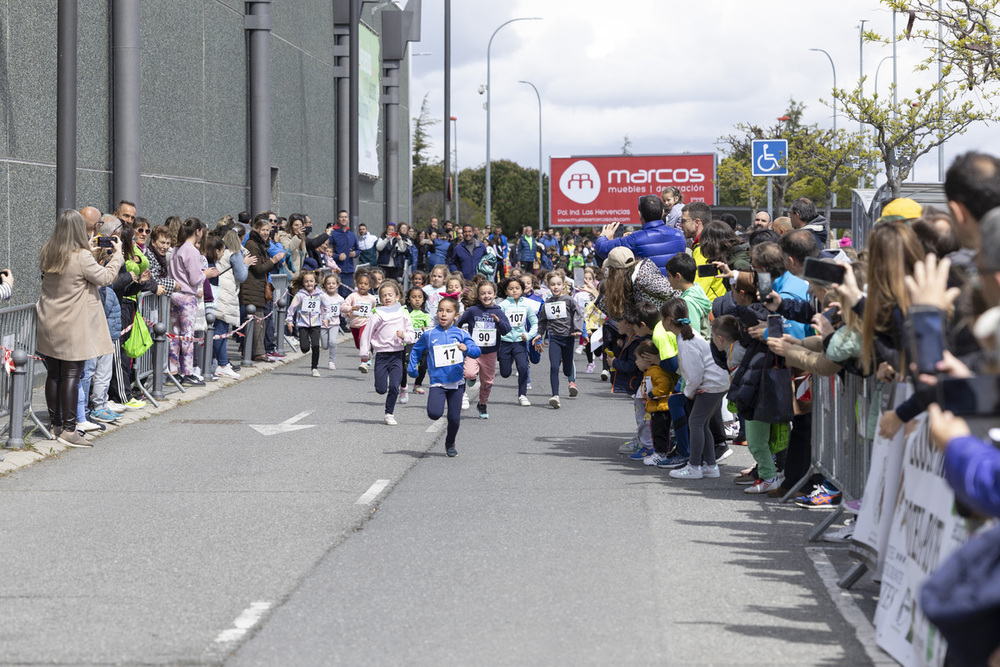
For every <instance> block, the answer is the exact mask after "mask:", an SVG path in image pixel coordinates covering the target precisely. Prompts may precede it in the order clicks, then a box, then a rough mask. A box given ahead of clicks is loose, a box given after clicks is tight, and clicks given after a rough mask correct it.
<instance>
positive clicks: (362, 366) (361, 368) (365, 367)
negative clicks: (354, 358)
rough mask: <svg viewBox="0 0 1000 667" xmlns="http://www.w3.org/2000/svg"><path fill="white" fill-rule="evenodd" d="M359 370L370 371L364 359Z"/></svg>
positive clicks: (359, 365)
mask: <svg viewBox="0 0 1000 667" xmlns="http://www.w3.org/2000/svg"><path fill="white" fill-rule="evenodd" d="M358 370H359V371H361V372H362V373H367V372H368V364H366V363H365V362H363V361H362V362H361V363H360V364H358Z"/></svg>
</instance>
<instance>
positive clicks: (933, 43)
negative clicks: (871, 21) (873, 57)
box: [869, 0, 1000, 94]
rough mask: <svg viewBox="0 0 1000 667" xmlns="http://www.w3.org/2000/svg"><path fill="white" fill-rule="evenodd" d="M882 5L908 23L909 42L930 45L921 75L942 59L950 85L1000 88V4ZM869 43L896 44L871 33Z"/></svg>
mask: <svg viewBox="0 0 1000 667" xmlns="http://www.w3.org/2000/svg"><path fill="white" fill-rule="evenodd" d="M882 4H884V5H886V6H887V7H889V8H890V9H892V10H894V11H898V12H902V13H903V14H904V15H906V16H907V17H908V21H907V26H906V29H905V30H904V35H905V37H906V39H911V38H913V37H916V38H917V39H919V40H922V41H924V42H926V43H927V44H928V47H929V50H930V54H929V55H928V56H927V58H925V59H924V61H923V62H922V63H921V64H920V65H918V66H917V69H919V70H928V69H931V68H933V67H934V66H936V65H937V63H938V58H940V60H941V69H942V78H943V79H944V80H945V81H949V82H951V83H961V84H962V85H963V86H964V87H966V88H967V89H968V90H970V91H971V90H974V89H976V88H980V89H983V88H986V87H988V86H990V85H992V84H996V83H997V82H1000V13H998V12H997V2H996V0H948V2H947V3H939V2H937V0H882ZM939 28H940V34H939ZM869 38H870V39H871V40H873V41H880V42H884V43H891V41H892V40H891V38H889V39H886V38H884V37H882V36H879V35H877V34H876V33H869ZM992 94H995V91H993V93H992Z"/></svg>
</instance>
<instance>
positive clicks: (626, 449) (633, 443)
mask: <svg viewBox="0 0 1000 667" xmlns="http://www.w3.org/2000/svg"><path fill="white" fill-rule="evenodd" d="M637 449H639V438H632V439H631V440H629V441H628V442H624V443H622V444H621V445H620V446H619V447H618V453H619V454H631V453H632V452H634V451H636V450H637Z"/></svg>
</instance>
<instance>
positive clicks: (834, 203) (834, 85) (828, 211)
mask: <svg viewBox="0 0 1000 667" xmlns="http://www.w3.org/2000/svg"><path fill="white" fill-rule="evenodd" d="M809 50H810V51H818V52H819V53H822V54H823V55H825V56H826V59H827V60H829V61H830V68H831V69H832V70H833V88H834V90H836V89H837V66H836V65H834V64H833V58H832V57H831V56H830V54H829V53H827V52H826V50H825V49H809ZM876 76H877V75H876ZM833 140H834V142H836V141H837V98H836V97H834V98H833ZM833 206H834V207H836V206H837V193H836V192H834V193H833ZM830 216H831V211H830V210H829V208H828V209H827V211H826V219H827V221H828V222H829V220H830Z"/></svg>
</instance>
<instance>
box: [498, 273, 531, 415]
mask: <svg viewBox="0 0 1000 667" xmlns="http://www.w3.org/2000/svg"><path fill="white" fill-rule="evenodd" d="M500 291H501V292H503V293H504V294H506V295H507V298H506V299H504V300H503V301H501V302H500V308H501V309H503V313H504V315H506V316H507V321H508V322H510V331H509V332H508V333H506V334H504V335H503V336H501V337H500V347H499V348H497V360H498V361H499V362H500V377H504V378H509V377H510V369H511V363H512V362H513V364H514V366H516V368H517V403H518V405H520V406H522V407H527V406H529V405H531V401H529V400H528V345H527V343H528V341H530V340H532V339H533V338H534V337H535V336H537V335H538V316H537V315H536V314H535V308H534V306H533V305H529V303H528V299H525V298H524V296H523V294H524V285H522V284H521V281H520V280H518V279H517V278H508V279H507V280H504V281H503V282H501V283H500ZM532 303H534V302H532Z"/></svg>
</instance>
